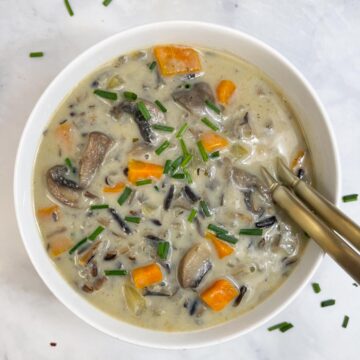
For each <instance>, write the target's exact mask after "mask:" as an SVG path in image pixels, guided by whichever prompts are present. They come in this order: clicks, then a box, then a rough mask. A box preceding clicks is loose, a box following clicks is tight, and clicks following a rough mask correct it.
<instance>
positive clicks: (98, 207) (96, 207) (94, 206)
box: [90, 204, 109, 210]
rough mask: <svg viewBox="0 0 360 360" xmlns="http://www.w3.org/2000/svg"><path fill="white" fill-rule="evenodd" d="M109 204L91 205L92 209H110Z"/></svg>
mask: <svg viewBox="0 0 360 360" xmlns="http://www.w3.org/2000/svg"><path fill="white" fill-rule="evenodd" d="M108 208H109V205H108V204H102V205H91V206H90V210H100V209H108Z"/></svg>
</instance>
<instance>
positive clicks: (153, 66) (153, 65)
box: [148, 61, 156, 70]
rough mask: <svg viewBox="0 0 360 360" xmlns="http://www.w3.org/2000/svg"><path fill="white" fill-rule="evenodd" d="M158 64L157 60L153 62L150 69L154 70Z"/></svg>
mask: <svg viewBox="0 0 360 360" xmlns="http://www.w3.org/2000/svg"><path fill="white" fill-rule="evenodd" d="M155 66H156V61H153V62H152V63H151V64H149V65H148V67H149V69H150V70H154V69H155Z"/></svg>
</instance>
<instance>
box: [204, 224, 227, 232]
mask: <svg viewBox="0 0 360 360" xmlns="http://www.w3.org/2000/svg"><path fill="white" fill-rule="evenodd" d="M207 228H208V229H209V230H211V231H213V232H214V233H216V234H227V233H228V231H227V230H226V229H224V228H221V227H219V226H216V225H214V224H209V225H208V227H207Z"/></svg>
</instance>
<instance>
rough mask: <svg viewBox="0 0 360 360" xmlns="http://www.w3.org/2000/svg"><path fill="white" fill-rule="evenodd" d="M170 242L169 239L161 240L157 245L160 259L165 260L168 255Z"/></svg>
mask: <svg viewBox="0 0 360 360" xmlns="http://www.w3.org/2000/svg"><path fill="white" fill-rule="evenodd" d="M169 249H170V243H169V242H168V241H160V242H159V243H158V246H157V254H158V256H159V258H160V259H162V260H165V259H166V258H167V256H168V253H169Z"/></svg>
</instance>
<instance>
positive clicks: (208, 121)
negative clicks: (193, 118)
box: [201, 117, 219, 131]
mask: <svg viewBox="0 0 360 360" xmlns="http://www.w3.org/2000/svg"><path fill="white" fill-rule="evenodd" d="M201 122H202V123H203V124H205V125H206V126H207V127H209V128H210V129H212V130H214V131H218V130H219V127H218V126H217V125H215V124H214V123H213V122H212V121H210V120H209V119H208V118H207V117H204V118H202V119H201Z"/></svg>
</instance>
